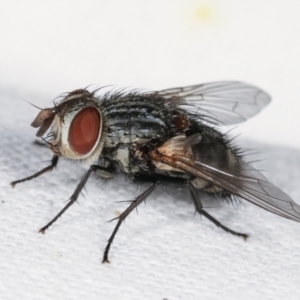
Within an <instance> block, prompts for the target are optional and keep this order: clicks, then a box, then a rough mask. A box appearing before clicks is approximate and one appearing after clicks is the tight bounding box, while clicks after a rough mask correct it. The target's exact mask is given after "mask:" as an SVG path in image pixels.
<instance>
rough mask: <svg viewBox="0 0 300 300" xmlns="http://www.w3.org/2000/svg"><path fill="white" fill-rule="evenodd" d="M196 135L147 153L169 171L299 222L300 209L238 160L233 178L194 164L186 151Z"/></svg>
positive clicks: (261, 176) (227, 173) (205, 166)
mask: <svg viewBox="0 0 300 300" xmlns="http://www.w3.org/2000/svg"><path fill="white" fill-rule="evenodd" d="M199 139H200V137H199V134H196V135H194V136H191V137H188V138H187V141H186V143H184V138H181V140H180V138H177V140H175V143H173V144H174V145H172V142H171V140H169V141H168V144H166V145H163V146H162V147H159V148H157V149H156V152H154V151H152V152H150V153H149V155H150V157H151V158H152V159H153V160H154V161H158V162H160V163H163V164H166V165H169V166H170V167H172V168H173V170H176V169H177V170H178V171H183V172H186V173H188V174H191V175H194V176H196V177H198V178H201V179H203V180H205V181H208V182H211V183H213V184H214V185H217V186H219V187H221V188H223V189H225V190H227V191H229V192H231V193H232V194H233V195H236V196H239V197H241V198H243V199H245V200H247V201H249V202H251V203H253V204H255V205H257V206H259V207H261V208H264V209H265V210H268V211H270V212H272V213H274V214H276V215H279V216H281V217H284V218H287V219H290V220H293V221H297V222H300V206H299V205H298V204H297V203H295V202H294V201H293V200H292V199H291V198H290V197H289V196H288V195H287V194H286V193H284V192H283V191H282V190H280V189H279V188H278V187H276V186H275V185H273V184H272V183H270V182H269V181H268V180H267V178H265V177H264V176H263V175H262V174H261V173H260V172H258V171H257V170H255V169H254V168H253V167H252V166H250V165H249V164H247V163H245V162H244V161H242V160H241V159H240V163H239V170H238V171H237V174H235V173H230V172H228V170H222V169H217V168H215V167H213V166H211V165H210V164H209V163H208V162H206V163H202V162H201V161H195V160H194V159H193V154H192V153H191V151H189V150H188V147H189V145H193V140H194V142H195V143H196V142H197V140H198V141H199Z"/></svg>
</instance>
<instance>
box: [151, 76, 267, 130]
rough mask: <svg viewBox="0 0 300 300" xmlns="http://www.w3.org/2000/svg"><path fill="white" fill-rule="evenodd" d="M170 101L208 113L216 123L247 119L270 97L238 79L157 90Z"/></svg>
mask: <svg viewBox="0 0 300 300" xmlns="http://www.w3.org/2000/svg"><path fill="white" fill-rule="evenodd" d="M156 95H160V96H162V97H164V98H165V99H166V100H167V101H168V102H169V103H170V104H171V105H172V104H176V105H179V106H182V107H184V108H185V109H187V110H190V111H192V112H194V113H197V114H200V115H204V116H207V121H208V122H210V123H214V124H216V125H233V124H237V123H241V122H244V121H246V120H247V119H249V118H251V117H253V116H254V115H256V114H257V113H258V112H260V111H261V110H262V109H263V108H264V107H265V106H266V105H267V104H268V103H270V101H271V97H270V96H269V95H268V94H267V93H266V92H264V91H263V90H261V89H259V88H257V87H255V86H253V85H249V84H246V83H243V82H238V81H219V82H211V83H204V84H199V85H192V86H186V87H178V88H171V89H166V90H162V91H159V92H156Z"/></svg>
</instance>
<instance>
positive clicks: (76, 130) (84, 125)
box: [68, 107, 101, 155]
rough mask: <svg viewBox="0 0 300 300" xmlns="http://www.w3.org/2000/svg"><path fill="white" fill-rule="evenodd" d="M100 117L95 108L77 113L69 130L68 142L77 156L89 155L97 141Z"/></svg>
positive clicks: (87, 108)
mask: <svg viewBox="0 0 300 300" xmlns="http://www.w3.org/2000/svg"><path fill="white" fill-rule="evenodd" d="M100 126H101V117H100V113H99V111H98V110H97V109H96V108H95V107H86V108H84V109H82V110H81V111H80V112H79V113H77V114H76V115H75V117H74V119H73V120H72V123H71V125H70V128H69V133H68V141H69V145H70V147H71V149H72V150H73V151H74V152H75V153H77V154H79V155H85V154H87V153H89V152H90V151H91V150H92V149H93V147H94V146H95V143H96V142H97V140H98V136H99V131H100Z"/></svg>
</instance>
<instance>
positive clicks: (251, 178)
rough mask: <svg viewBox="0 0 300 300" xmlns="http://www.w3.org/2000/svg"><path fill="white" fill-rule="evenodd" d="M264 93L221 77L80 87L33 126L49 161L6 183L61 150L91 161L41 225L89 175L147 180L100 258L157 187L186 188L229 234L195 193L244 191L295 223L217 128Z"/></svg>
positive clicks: (295, 211)
mask: <svg viewBox="0 0 300 300" xmlns="http://www.w3.org/2000/svg"><path fill="white" fill-rule="evenodd" d="M270 101H271V98H270V96H269V95H268V94H267V93H265V92H264V91H263V90H261V89H259V88H257V87H255V86H252V85H249V84H246V83H242V82H235V81H223V82H212V83H205V84H200V85H192V86H186V87H179V88H172V89H166V90H162V91H154V92H149V91H147V92H143V91H136V90H134V91H126V90H118V91H110V92H107V93H105V94H104V95H101V96H100V95H97V90H96V91H94V92H90V91H88V90H87V89H78V90H75V91H73V92H71V93H68V94H65V95H64V96H62V99H61V100H60V101H59V102H58V103H54V106H53V107H50V108H45V109H41V111H40V112H39V114H38V115H37V117H36V118H35V120H34V121H33V122H32V124H31V125H32V126H33V127H36V128H39V129H38V132H37V136H38V137H42V136H43V135H44V134H45V133H46V132H47V131H48V129H49V128H50V127H51V129H50V132H49V133H48V135H46V138H45V141H46V142H47V144H48V146H49V148H50V149H51V150H52V151H53V153H54V155H53V158H52V161H51V165H49V166H48V167H46V168H44V169H42V170H41V171H39V172H37V173H36V174H34V175H32V176H29V177H26V178H23V179H21V180H17V181H14V182H12V183H11V185H12V187H14V186H15V185H16V184H18V183H20V182H24V181H26V180H31V179H33V178H36V177H38V176H40V175H42V174H44V173H46V172H48V171H51V170H53V168H55V167H56V165H57V163H58V160H59V157H62V158H66V159H70V160H78V161H81V162H83V163H87V164H89V165H90V168H89V170H88V171H87V172H86V173H85V175H84V176H83V178H82V179H81V181H80V182H79V184H78V185H77V187H76V189H75V191H74V193H73V194H72V196H71V197H70V200H69V201H68V203H67V205H66V206H65V207H64V208H63V209H62V210H61V211H60V212H59V213H58V214H57V215H56V216H55V217H54V218H53V219H52V220H51V221H50V222H49V223H48V224H47V225H46V226H44V227H43V228H41V229H40V232H41V233H45V231H46V230H47V229H48V228H49V227H50V226H51V225H52V224H53V223H54V222H56V220H57V219H58V218H59V217H61V216H62V214H63V213H64V212H65V211H66V210H67V209H68V208H69V207H70V206H71V205H72V204H73V203H74V202H75V201H76V200H77V199H78V196H79V194H80V193H81V191H82V189H83V188H84V186H85V184H86V182H87V180H88V178H89V177H90V176H91V174H92V173H93V174H95V175H96V176H97V177H99V179H101V180H103V181H108V180H110V179H111V178H113V177H114V176H115V175H116V174H118V173H124V174H126V175H127V177H129V178H130V179H131V180H132V181H133V182H135V183H142V184H148V185H149V187H148V188H147V189H146V190H145V191H144V192H143V193H142V194H141V195H139V196H138V197H137V198H136V199H134V200H133V201H130V204H129V206H128V207H127V209H126V210H125V211H124V212H123V213H122V214H121V215H120V216H119V217H117V218H116V219H115V220H117V224H116V226H115V228H114V231H113V232H112V234H111V236H110V238H109V240H108V242H107V245H106V248H105V250H104V254H103V260H102V262H103V263H108V262H109V259H108V255H109V251H110V247H111V245H112V243H113V241H114V238H115V236H116V234H117V232H118V230H119V228H120V226H121V224H122V222H123V221H124V220H125V219H126V217H127V216H128V215H129V214H130V213H131V212H132V211H133V210H134V209H135V208H136V207H137V206H138V205H139V204H140V203H141V202H143V201H145V200H146V198H147V197H148V196H149V195H150V194H151V193H152V192H153V191H154V190H155V189H156V188H157V187H158V186H159V185H170V186H174V187H177V188H181V187H186V188H188V189H189V191H190V196H191V199H192V202H193V203H194V206H195V210H196V211H197V212H198V213H199V214H200V215H203V216H204V217H206V218H207V219H209V220H210V221H211V222H213V223H214V224H215V225H216V226H218V227H220V228H222V229H223V230H225V231H226V232H228V233H231V234H233V235H235V236H239V237H242V238H244V239H247V238H248V235H247V234H246V233H240V232H236V231H234V230H232V229H229V228H228V227H226V226H224V225H223V224H221V223H220V222H219V221H218V220H216V219H215V218H214V217H213V216H211V215H210V214H209V213H208V212H207V211H206V210H205V209H204V207H203V205H202V202H201V199H200V198H201V197H199V192H200V195H201V193H202V194H203V193H205V194H206V195H210V196H212V197H217V198H221V199H224V200H228V199H232V197H238V198H242V199H244V200H247V201H249V202H251V203H253V204H255V205H257V206H260V207H262V208H264V209H266V210H268V211H270V212H272V213H274V214H277V215H279V216H281V217H284V218H287V219H291V220H293V221H297V222H300V206H299V205H298V204H296V203H295V202H294V201H293V200H292V199H291V198H290V197H289V196H288V195H287V194H285V193H284V192H283V191H281V190H280V189H279V188H277V187H276V186H274V185H273V184H272V183H270V182H269V181H268V180H267V179H266V178H265V177H264V176H263V175H262V174H261V173H260V172H258V171H257V170H255V169H254V168H253V167H252V166H251V165H249V164H248V163H247V162H245V160H244V158H243V155H242V153H241V151H239V150H238V149H237V148H236V147H234V146H233V145H232V144H231V143H230V141H229V139H228V138H227V137H226V135H224V134H223V133H221V132H220V131H219V129H218V127H220V126H222V125H232V124H238V123H241V122H243V121H245V120H247V119H249V118H251V117H253V116H254V115H256V114H257V113H258V112H260V111H261V110H262V109H263V108H264V107H265V106H266V105H267V104H268V103H269V102H270Z"/></svg>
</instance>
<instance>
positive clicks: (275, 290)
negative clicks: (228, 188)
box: [0, 93, 300, 300]
mask: <svg viewBox="0 0 300 300" xmlns="http://www.w3.org/2000/svg"><path fill="white" fill-rule="evenodd" d="M1 105H2V106H1V107H2V109H1V112H0V120H1V127H0V137H1V147H0V178H1V181H0V211H1V216H0V228H1V234H0V253H1V255H0V294H1V298H2V299H39V300H40V299H131V300H132V299H165V298H166V299H169V300H172V299H200V298H201V299H295V300H296V299H299V297H300V292H299V280H300V272H299V269H300V257H299V253H300V239H299V232H300V224H299V223H296V222H292V221H289V220H286V219H283V218H280V217H278V216H275V215H272V214H271V213H268V212H266V211H264V210H262V209H260V208H258V207H255V206H253V205H251V204H246V205H245V206H243V205H242V206H240V208H239V209H238V210H236V209H234V208H233V207H229V206H226V205H225V206H221V207H215V208H212V209H209V212H210V213H211V214H212V215H213V216H215V217H216V218H217V219H218V220H219V221H221V222H222V223H223V224H225V225H227V226H228V227H230V228H232V229H235V230H237V231H241V232H246V233H249V234H250V238H249V240H248V241H247V242H244V241H243V240H242V239H239V238H237V237H234V236H231V235H229V234H226V233H225V232H223V231H222V230H218V229H217V228H216V226H215V225H213V224H212V223H210V222H209V221H207V220H206V219H202V221H201V219H200V217H199V216H198V215H196V216H194V209H193V205H191V204H189V199H188V194H186V193H185V192H184V191H180V192H178V191H174V190H169V191H168V192H167V191H165V190H164V189H160V190H158V191H157V192H156V193H154V194H153V195H152V196H150V198H149V199H148V200H147V202H146V205H144V204H142V205H141V206H140V207H139V209H138V215H137V214H136V213H135V212H134V213H133V214H132V215H130V216H129V217H128V219H127V220H126V222H125V224H122V226H121V229H120V231H119V232H118V234H117V236H116V239H115V242H114V244H113V245H112V248H111V252H110V260H111V264H101V259H102V254H103V250H104V247H105V245H106V241H107V239H108V238H109V236H110V234H111V232H112V230H113V227H114V225H115V222H112V223H109V222H107V221H108V220H110V219H112V218H114V217H116V216H117V215H118V214H119V213H120V212H122V211H123V210H124V209H125V207H126V206H127V204H126V203H116V201H122V200H130V199H133V198H134V197H135V196H137V195H138V193H139V192H141V191H143V190H144V187H141V188H140V189H139V190H137V188H136V186H135V185H132V184H129V183H128V182H126V181H125V180H123V179H122V178H119V179H116V180H114V181H113V182H111V183H110V184H109V185H108V186H106V187H98V186H97V183H95V182H94V180H90V181H89V182H88V184H87V192H84V195H85V199H84V197H82V196H80V198H79V204H80V205H77V204H74V206H73V207H71V208H70V209H69V210H68V211H67V212H66V213H65V214H64V215H63V216H62V218H60V219H59V220H58V221H57V222H56V223H55V224H54V225H53V226H52V227H51V228H50V229H49V230H48V231H47V232H46V234H45V235H42V234H40V233H38V230H39V229H40V228H41V227H42V226H44V225H45V224H46V223H47V222H48V221H50V219H51V218H53V217H54V215H55V214H56V213H58V211H59V210H60V209H61V208H62V207H63V206H64V205H65V203H66V200H68V198H69V197H70V195H71V194H72V192H73V190H74V189H75V187H76V185H77V183H78V181H79V179H80V178H81V176H82V174H83V173H84V172H85V170H86V168H84V167H83V166H81V165H79V164H76V163H71V162H66V161H60V162H59V164H58V167H57V170H55V171H53V172H52V173H49V174H45V175H43V176H42V177H40V178H38V179H35V180H32V181H29V182H25V183H22V184H20V185H17V186H16V187H15V189H12V188H11V187H10V185H9V182H11V181H12V180H15V179H19V178H22V177H24V176H27V175H30V174H32V173H34V172H35V171H37V170H40V169H41V168H43V167H44V166H46V165H47V162H46V161H47V160H49V159H50V158H51V156H52V154H51V153H50V150H48V149H46V148H43V147H39V146H36V145H34V144H33V141H34V140H35V137H34V134H35V129H32V128H31V127H30V125H29V124H30V122H31V121H32V120H33V118H34V117H35V115H36V113H37V110H36V109H35V108H32V107H31V106H29V105H28V104H27V103H25V102H22V101H20V100H19V99H17V98H14V97H12V96H9V95H7V94H3V93H2V94H1ZM237 140H239V139H237ZM239 144H240V145H244V146H245V147H246V148H248V147H251V148H255V149H258V150H259V152H260V154H259V155H254V156H252V157H251V158H253V159H256V158H266V159H267V160H266V161H262V162H260V163H259V164H258V166H259V167H261V168H263V169H265V170H267V171H268V172H267V173H265V175H266V176H267V177H268V178H269V180H270V181H272V182H273V183H274V184H276V185H278V186H279V187H280V188H282V189H283V190H284V191H285V192H287V193H288V194H289V195H290V196H292V198H294V199H295V201H296V202H298V203H299V199H300V188H299V177H300V171H299V170H300V168H299V165H300V159H299V152H298V150H293V149H289V148H281V147H278V146H264V145H260V144H255V143H254V142H253V143H252V142H247V141H246V142H244V141H242V140H240V141H239ZM249 159H250V158H249Z"/></svg>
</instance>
